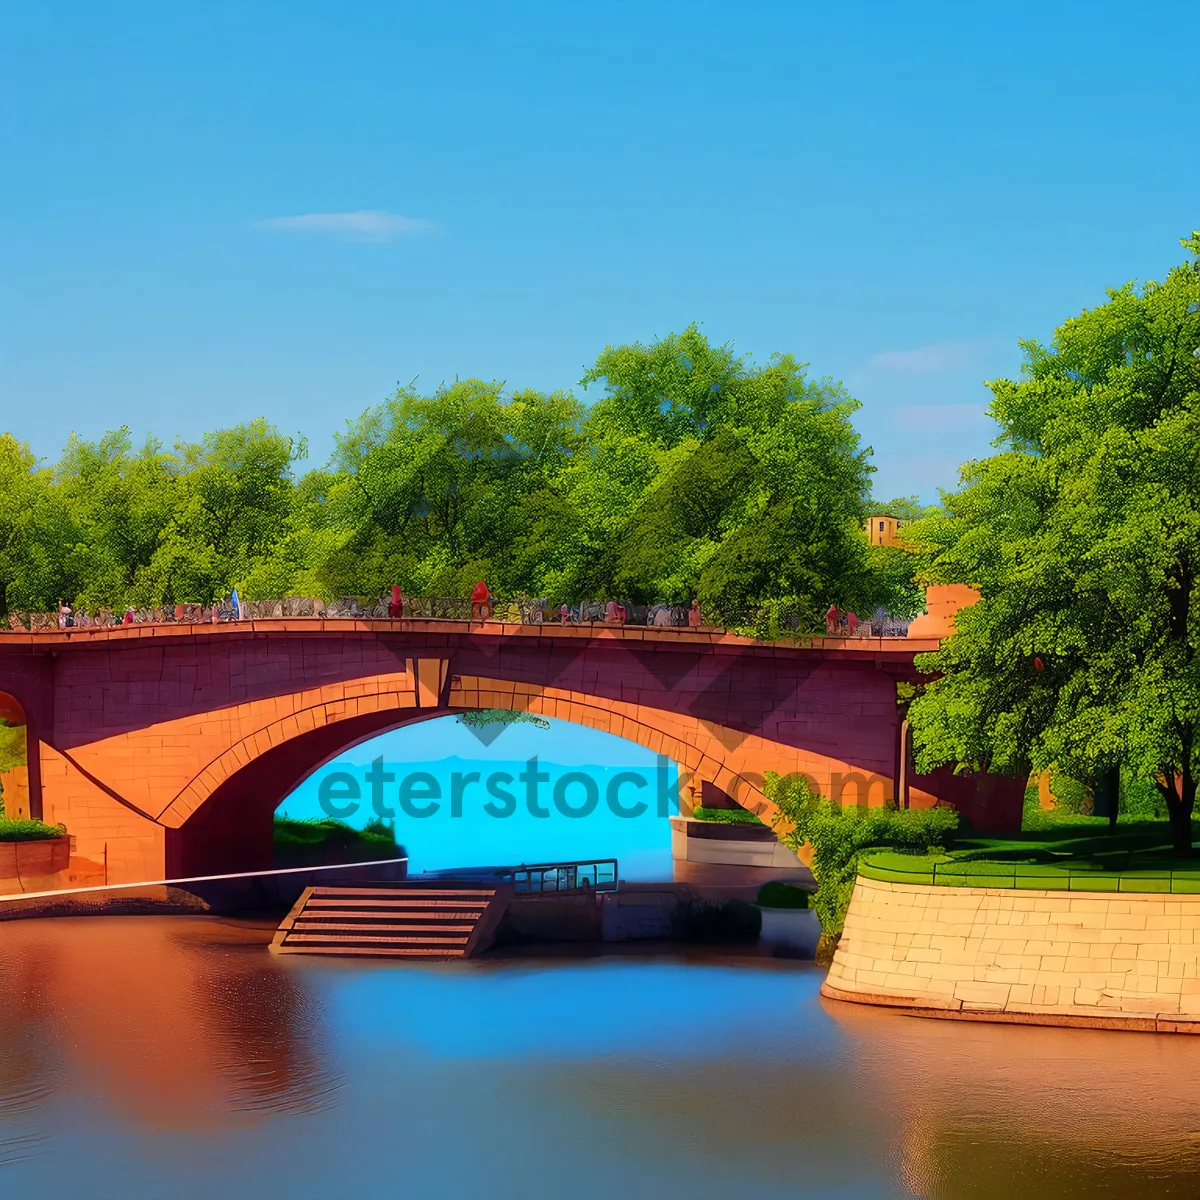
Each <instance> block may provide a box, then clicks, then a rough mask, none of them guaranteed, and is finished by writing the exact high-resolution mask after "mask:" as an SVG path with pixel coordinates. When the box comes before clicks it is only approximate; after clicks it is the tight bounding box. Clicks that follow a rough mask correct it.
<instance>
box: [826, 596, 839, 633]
mask: <svg viewBox="0 0 1200 1200" xmlns="http://www.w3.org/2000/svg"><path fill="white" fill-rule="evenodd" d="M841 615H842V614H841V613H840V612H838V606H837V605H836V604H831V605H830V606H829V611H828V612H826V614H825V632H826V633H827V634H828V635H829V636H830V637H833V636H834V635H835V634H836V633H837V631H838V618H839V617H840V616H841Z"/></svg>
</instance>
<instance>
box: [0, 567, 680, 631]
mask: <svg viewBox="0 0 1200 1200" xmlns="http://www.w3.org/2000/svg"><path fill="white" fill-rule="evenodd" d="M468 605H469V607H468ZM639 607H640V606H639ZM496 609H497V601H496V598H495V596H494V594H493V592H492V590H491V588H489V587H488V585H487V584H486V583H485V582H484V581H483V580H482V579H481V580H479V581H478V582H477V583H476V584H475V586H474V588H473V589H472V591H471V596H470V599H469V601H465V600H458V601H429V600H428V599H425V598H421V597H410V596H405V594H404V592H403V590H402V589H401V588H400V586H399V585H393V586H392V587H391V589H390V592H389V594H388V596H387V597H386V599H385V600H384V601H379V602H376V603H373V604H372V603H369V602H368V603H367V604H365V605H363V606H361V607H360V604H359V601H358V599H357V598H356V597H349V598H347V599H346V600H342V601H334V602H333V603H332V604H328V605H326V604H324V603H322V602H321V601H320V600H316V599H309V600H304V599H298V598H297V599H291V600H282V601H252V602H249V603H247V602H244V601H242V600H241V599H240V598H239V596H238V592H237V589H236V588H234V589H233V591H232V592H231V594H230V595H229V597H228V598H227V599H225V600H218V601H216V602H214V603H212V604H176V605H174V606H173V607H171V606H164V607H162V608H153V609H138V608H134V607H133V606H132V605H128V606H126V607H125V609H124V610H123V611H121V610H111V609H100V610H99V611H98V612H95V613H89V612H88V611H87V610H86V609H82V608H78V609H77V608H76V607H75V606H74V605H72V604H70V603H69V602H60V603H59V605H58V606H57V610H56V612H55V613H53V614H32V615H23V614H18V613H11V614H10V615H9V621H8V626H9V628H10V629H11V630H13V631H20V630H24V629H27V628H30V629H46V628H53V627H54V626H55V625H57V627H58V628H59V629H72V628H94V627H111V626H120V625H133V624H210V623H211V624H214V625H215V624H218V623H222V622H228V621H241V620H245V619H259V618H263V617H269V616H282V617H290V616H305V617H318V616H321V617H344V618H350V619H354V618H358V617H363V618H379V617H383V616H384V615H386V616H387V617H388V618H390V619H392V620H403V619H405V618H408V619H414V618H438V617H450V618H457V619H460V620H461V619H463V618H468V619H469V620H471V621H487V620H491V619H496ZM631 616H632V619H633V620H634V621H636V622H637V623H639V624H641V623H644V624H646V625H652V626H658V627H672V626H681V625H686V626H688V627H691V628H699V627H700V626H701V625H702V624H703V618H702V616H701V611H700V602H699V600H693V601H692V604H691V607H690V608H687V609H685V608H684V607H683V606H682V605H671V604H655V605H649V606H645V611H644V613H643V612H641V611H639V612H637V614H636V615H633V614H631V612H630V609H629V608H628V607H627V606H626V605H625V603H623V602H622V601H620V600H608V601H595V602H593V601H584V602H582V603H580V604H579V605H577V606H575V607H572V606H571V605H569V604H566V603H563V604H560V605H558V606H557V607H554V606H552V605H551V604H550V601H549V600H548V599H545V598H543V599H540V600H527V599H526V600H518V601H515V602H513V603H512V604H511V605H509V606H508V611H506V612H505V614H504V615H503V616H501V617H500V618H499V619H502V620H503V619H508V620H514V621H520V622H521V623H522V624H531V625H542V624H549V623H553V622H554V621H555V620H556V619H557V621H558V622H560V623H561V624H563V625H569V624H591V623H594V622H602V623H604V624H609V625H625V624H627V623H629V622H630V620H631Z"/></svg>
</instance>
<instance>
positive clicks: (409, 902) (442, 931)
mask: <svg viewBox="0 0 1200 1200" xmlns="http://www.w3.org/2000/svg"><path fill="white" fill-rule="evenodd" d="M511 898H512V888H511V887H509V886H505V885H500V886H496V887H486V888H482V887H470V886H465V887H461V888H457V887H446V886H444V885H442V886H438V887H422V886H412V885H408V884H406V885H404V886H401V887H372V888H367V887H363V888H333V887H330V888H324V887H312V888H306V889H305V891H304V893H303V895H301V897H300V899H299V900H297V901H296V904H295V905H294V906H293V908H292V911H291V912H289V913H288V915H287V916H286V917H284V919H283V921H282V922H281V923H280V925H279V929H278V930H277V931H276V933H275V937H274V939H273V940H272V942H271V950H272V952H273V953H275V954H325V955H332V956H338V955H344V954H349V955H372V954H373V955H378V956H380V957H405V958H465V957H469V956H470V955H471V954H475V953H479V952H480V951H481V950H483V949H486V948H487V946H488V945H490V944H491V940H492V938H493V937H494V936H495V930H496V927H497V925H499V923H500V917H501V916H502V915H503V913H504V910H505V909H506V908H507V907H508V902H509V900H510V899H511Z"/></svg>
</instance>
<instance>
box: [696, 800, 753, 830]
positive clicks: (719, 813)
mask: <svg viewBox="0 0 1200 1200" xmlns="http://www.w3.org/2000/svg"><path fill="white" fill-rule="evenodd" d="M692 816H693V817H695V818H696V820H697V821H711V822H712V823H713V824H714V825H762V824H763V823H762V822H761V821H760V820H759V819H758V818H757V817H756V816H755V815H754V814H753V813H752V812H750V811H749V810H748V809H745V808H705V807H704V806H703V805H701V806H699V807H698V808H694V809H693V810H692ZM764 828H765V826H764Z"/></svg>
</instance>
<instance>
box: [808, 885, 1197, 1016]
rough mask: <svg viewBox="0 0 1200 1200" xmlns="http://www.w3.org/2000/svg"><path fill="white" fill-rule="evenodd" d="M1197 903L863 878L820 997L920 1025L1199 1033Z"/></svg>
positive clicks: (1141, 895) (1186, 898) (1154, 895)
mask: <svg viewBox="0 0 1200 1200" xmlns="http://www.w3.org/2000/svg"><path fill="white" fill-rule="evenodd" d="M1198 932H1200V895H1187V894H1163V893H1162V892H1101V891H1097V892H1087V891H1081V890H1072V891H1060V890H1049V889H1044V888H1031V887H1025V886H1023V887H1021V888H1019V889H1017V888H1012V887H1008V888H996V887H942V886H928V885H920V884H910V883H895V882H890V881H886V880H879V879H870V878H866V877H865V876H862V875H860V876H859V878H858V881H857V883H856V885H855V888H854V894H853V896H852V898H851V901H850V908H849V910H848V912H847V915H846V924H845V929H844V931H843V934H842V938H841V941H840V942H839V944H838V947H837V951H836V953H835V954H834V958H833V963H832V965H831V967H830V970H829V974H828V976H827V978H826V980H825V983H824V985H823V986H822V989H821V992H822V995H823V996H825V997H826V998H828V999H833V1000H842V1001H849V1002H852V1003H858V1004H871V1005H876V1006H883V1007H888V1008H896V1009H903V1010H905V1011H907V1012H908V1013H910V1014H912V1015H916V1016H925V1017H942V1018H949V1019H958V1020H976V1021H1001V1022H1008V1023H1016V1024H1034V1025H1070V1026H1087V1027H1092V1028H1098V1029H1124V1030H1131V1031H1143V1032H1156V1033H1200V941H1198V940H1197V933H1198Z"/></svg>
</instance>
